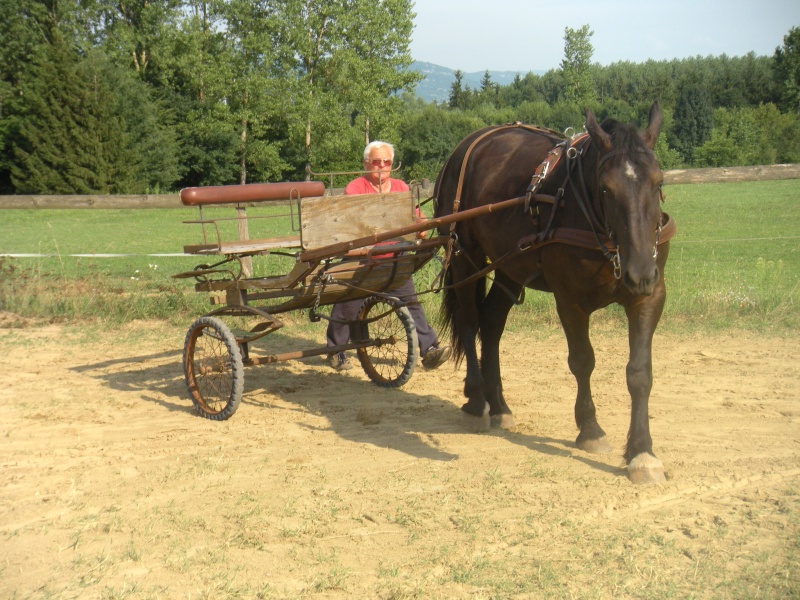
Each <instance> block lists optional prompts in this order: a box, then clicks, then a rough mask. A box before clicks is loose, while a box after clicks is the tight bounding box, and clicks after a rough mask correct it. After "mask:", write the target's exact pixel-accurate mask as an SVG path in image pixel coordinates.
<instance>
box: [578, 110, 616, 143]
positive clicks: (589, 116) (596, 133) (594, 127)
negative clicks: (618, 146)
mask: <svg viewBox="0 0 800 600" xmlns="http://www.w3.org/2000/svg"><path fill="white" fill-rule="evenodd" d="M584 115H585V116H586V124H585V127H586V131H588V132H589V135H590V136H592V139H593V140H594V143H595V144H597V146H598V147H599V148H600V149H602V151H603V152H610V151H611V148H612V147H613V144H612V142H611V136H610V135H608V134H607V133H606V132H605V131H603V128H602V127H600V125H599V124H598V123H597V119H595V117H594V113H593V112H592V111H591V110H589V109H588V108H587V109H585V112H584Z"/></svg>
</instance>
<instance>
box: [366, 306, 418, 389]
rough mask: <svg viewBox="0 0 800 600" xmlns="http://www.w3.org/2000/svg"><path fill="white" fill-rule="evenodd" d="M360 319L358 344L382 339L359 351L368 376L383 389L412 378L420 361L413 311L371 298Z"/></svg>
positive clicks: (399, 384)
mask: <svg viewBox="0 0 800 600" xmlns="http://www.w3.org/2000/svg"><path fill="white" fill-rule="evenodd" d="M381 315H383V316H381ZM379 316H380V318H377V319H376V317H379ZM358 318H359V322H358V323H356V325H355V326H354V328H353V329H354V331H353V332H352V334H351V337H352V339H353V340H354V341H373V340H376V341H377V340H381V342H380V343H378V344H376V345H373V346H367V347H365V348H359V349H358V350H357V354H358V360H359V362H360V363H361V366H362V367H363V368H364V372H365V373H366V374H367V377H369V378H370V379H371V380H372V381H373V382H375V383H376V384H378V385H379V386H381V387H400V386H401V385H403V384H404V383H405V382H407V381H408V380H409V379H411V375H412V374H413V373H414V368H415V367H416V365H417V360H418V359H419V343H418V342H417V327H416V325H414V318H413V317H412V316H411V313H410V312H409V310H408V309H407V308H406V307H405V306H398V303H397V302H396V301H391V300H386V299H385V298H380V297H378V296H370V297H369V298H367V299H366V300H364V303H363V304H362V305H361V310H360V311H359V313H358ZM373 319H376V320H373Z"/></svg>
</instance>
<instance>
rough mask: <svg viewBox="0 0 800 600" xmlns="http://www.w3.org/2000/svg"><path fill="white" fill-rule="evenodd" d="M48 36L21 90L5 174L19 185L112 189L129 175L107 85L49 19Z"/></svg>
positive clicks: (67, 190)
mask: <svg viewBox="0 0 800 600" xmlns="http://www.w3.org/2000/svg"><path fill="white" fill-rule="evenodd" d="M50 26H51V29H50V31H49V32H48V37H49V43H48V45H47V47H46V49H45V51H44V52H43V53H42V54H41V55H40V56H38V57H37V60H35V61H34V62H33V64H32V68H31V73H30V75H29V79H28V81H27V82H26V84H24V85H23V90H24V93H25V97H26V104H25V109H24V110H25V114H24V116H25V118H24V120H23V122H22V124H21V126H20V129H19V135H18V138H17V139H16V140H15V142H14V157H15V161H14V165H13V166H12V168H11V180H12V182H13V184H14V187H15V189H16V190H17V191H18V192H28V193H51V194H52V193H56V194H89V193H93V192H102V193H115V192H120V191H123V190H126V189H127V188H128V187H129V185H130V184H131V183H132V173H133V171H134V167H133V164H132V163H133V157H132V156H131V154H130V153H129V151H128V148H129V145H128V140H127V132H126V131H125V129H124V125H123V123H122V122H121V120H120V119H119V118H118V116H117V115H115V114H114V112H113V105H114V101H113V99H112V95H113V93H112V90H110V88H109V87H108V86H107V85H106V84H105V81H104V80H103V78H102V77H100V76H99V75H98V73H97V71H96V70H95V69H94V68H93V67H94V64H93V63H92V61H91V60H88V59H86V60H81V59H80V57H79V56H78V55H77V54H76V53H75V52H74V51H72V49H71V48H70V47H69V46H68V44H67V42H66V40H65V39H64V38H63V36H62V34H61V32H60V31H59V29H58V28H57V26H54V25H53V24H52V22H51V23H50Z"/></svg>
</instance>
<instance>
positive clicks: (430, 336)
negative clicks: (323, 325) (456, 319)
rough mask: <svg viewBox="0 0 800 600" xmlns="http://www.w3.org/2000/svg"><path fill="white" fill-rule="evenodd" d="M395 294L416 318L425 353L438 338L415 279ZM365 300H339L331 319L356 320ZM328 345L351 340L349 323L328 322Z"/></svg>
mask: <svg viewBox="0 0 800 600" xmlns="http://www.w3.org/2000/svg"><path fill="white" fill-rule="evenodd" d="M391 294H392V295H393V296H397V297H398V298H399V299H400V300H401V301H402V302H405V303H406V305H407V306H408V310H409V312H411V316H412V317H413V318H414V325H415V326H416V327H417V340H418V341H419V352H420V354H425V353H426V352H427V351H428V350H430V348H431V346H434V345H435V344H436V343H437V341H438V339H437V337H436V333H435V332H434V331H433V329H432V328H431V326H430V324H429V323H428V319H427V318H425V311H423V310H422V305H421V304H420V303H419V299H418V298H417V290H416V289H415V288H414V280H413V279H411V278H409V280H408V281H406V282H405V283H404V284H403V285H401V286H400V287H399V288H397V289H396V290H394V291H393V292H391ZM363 302H364V300H363V299H360V300H348V301H346V302H339V303H338V304H334V305H333V308H332V309H331V319H338V320H342V321H354V320H355V319H356V318H357V317H358V309H359V308H361V304H362V303H363ZM326 337H327V342H328V346H338V345H340V344H346V343H347V342H349V341H350V327H349V326H348V325H347V323H334V322H333V321H329V322H328V331H327V332H326Z"/></svg>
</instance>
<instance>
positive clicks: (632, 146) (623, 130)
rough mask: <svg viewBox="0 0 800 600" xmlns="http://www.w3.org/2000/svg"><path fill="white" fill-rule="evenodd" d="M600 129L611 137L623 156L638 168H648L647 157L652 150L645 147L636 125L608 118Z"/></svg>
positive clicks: (601, 124)
mask: <svg viewBox="0 0 800 600" xmlns="http://www.w3.org/2000/svg"><path fill="white" fill-rule="evenodd" d="M600 128H601V129H602V130H603V131H605V132H606V133H607V134H609V135H610V136H611V140H612V142H613V143H614V148H616V149H617V150H618V151H619V152H620V153H621V154H624V155H625V156H627V157H628V159H629V160H632V161H633V162H634V163H635V164H636V165H637V166H638V165H642V166H646V163H647V161H646V159H645V157H646V156H647V155H648V154H650V153H651V151H650V149H649V148H647V146H645V145H644V143H643V142H642V138H641V137H640V136H639V130H638V129H637V128H636V126H635V125H632V124H627V123H622V122H621V121H617V120H616V119H613V118H611V117H607V118H606V119H604V120H603V122H602V123H600Z"/></svg>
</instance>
